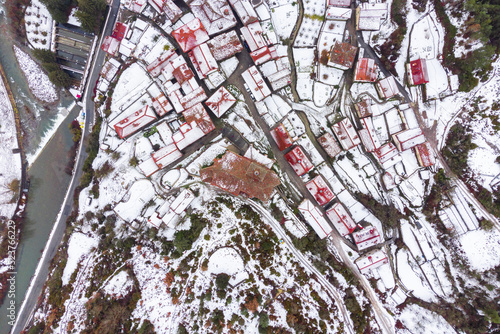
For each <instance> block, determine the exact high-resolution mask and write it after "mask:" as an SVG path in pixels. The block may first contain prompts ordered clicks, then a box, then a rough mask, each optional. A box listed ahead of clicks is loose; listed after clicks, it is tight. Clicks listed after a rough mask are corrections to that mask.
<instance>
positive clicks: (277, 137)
mask: <svg viewBox="0 0 500 334" xmlns="http://www.w3.org/2000/svg"><path fill="white" fill-rule="evenodd" d="M271 136H272V137H273V139H274V141H275V142H276V144H277V145H278V148H279V149H280V151H283V150H285V149H287V148H289V147H290V146H292V144H293V140H292V137H290V134H289V133H288V131H287V130H286V128H285V126H284V125H283V124H282V123H280V124H279V125H278V126H277V127H276V128H274V129H273V130H271Z"/></svg>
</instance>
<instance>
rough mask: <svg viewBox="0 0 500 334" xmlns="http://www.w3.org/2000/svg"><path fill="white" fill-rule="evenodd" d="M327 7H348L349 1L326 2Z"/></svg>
mask: <svg viewBox="0 0 500 334" xmlns="http://www.w3.org/2000/svg"><path fill="white" fill-rule="evenodd" d="M328 6H335V7H350V6H351V0H328Z"/></svg>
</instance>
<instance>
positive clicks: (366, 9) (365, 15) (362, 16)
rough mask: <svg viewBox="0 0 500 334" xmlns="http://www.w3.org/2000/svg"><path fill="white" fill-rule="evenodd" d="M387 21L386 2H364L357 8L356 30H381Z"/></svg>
mask: <svg viewBox="0 0 500 334" xmlns="http://www.w3.org/2000/svg"><path fill="white" fill-rule="evenodd" d="M386 19H387V3H386V2H362V3H360V5H359V6H358V8H356V30H373V31H376V30H380V27H381V25H382V22H384V21H385V20H386Z"/></svg>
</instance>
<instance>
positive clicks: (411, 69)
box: [406, 58, 429, 86]
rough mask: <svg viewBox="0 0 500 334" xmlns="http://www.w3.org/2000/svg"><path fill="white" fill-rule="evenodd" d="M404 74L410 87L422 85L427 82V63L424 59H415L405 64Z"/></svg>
mask: <svg viewBox="0 0 500 334" xmlns="http://www.w3.org/2000/svg"><path fill="white" fill-rule="evenodd" d="M406 72H407V74H408V81H409V83H410V85H412V86H416V85H422V84H425V83H428V82H429V73H428V72H427V62H426V60H425V59H421V58H420V59H417V60H413V61H411V62H410V63H409V64H406Z"/></svg>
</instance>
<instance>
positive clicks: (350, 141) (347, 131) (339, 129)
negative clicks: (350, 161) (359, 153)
mask: <svg viewBox="0 0 500 334" xmlns="http://www.w3.org/2000/svg"><path fill="white" fill-rule="evenodd" d="M332 130H333V132H334V133H335V136H337V139H338V140H339V142H340V145H342V148H343V149H344V150H346V151H348V150H350V149H351V148H353V147H355V146H357V145H359V144H361V140H360V139H359V136H358V134H357V133H356V130H355V129H354V126H352V123H351V121H350V120H349V118H344V119H343V120H341V121H340V122H338V123H335V124H334V125H333V126H332Z"/></svg>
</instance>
